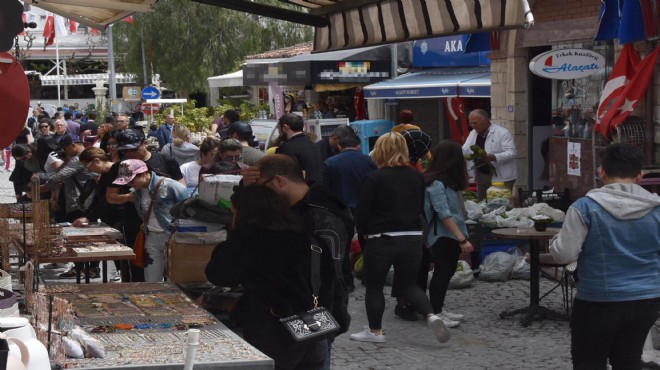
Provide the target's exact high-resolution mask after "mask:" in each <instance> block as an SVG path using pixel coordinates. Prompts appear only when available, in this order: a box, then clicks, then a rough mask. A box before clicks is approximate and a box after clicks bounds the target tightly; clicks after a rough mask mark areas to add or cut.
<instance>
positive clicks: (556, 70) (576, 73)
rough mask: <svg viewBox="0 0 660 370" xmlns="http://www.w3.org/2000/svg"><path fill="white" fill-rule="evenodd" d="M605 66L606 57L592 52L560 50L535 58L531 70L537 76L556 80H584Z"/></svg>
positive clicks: (530, 65) (531, 63) (530, 66)
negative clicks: (583, 78)
mask: <svg viewBox="0 0 660 370" xmlns="http://www.w3.org/2000/svg"><path fill="white" fill-rule="evenodd" d="M604 66H605V57H604V56H602V55H600V54H598V53H597V52H595V51H592V50H585V49H558V50H551V51H547V52H545V53H542V54H539V55H537V56H535V57H534V58H533V59H532V61H531V62H529V69H530V71H532V73H534V74H535V75H537V76H541V77H545V78H552V79H555V80H571V79H575V78H582V77H586V76H589V75H592V74H594V73H596V72H598V71H599V70H600V69H601V68H603V67H604Z"/></svg>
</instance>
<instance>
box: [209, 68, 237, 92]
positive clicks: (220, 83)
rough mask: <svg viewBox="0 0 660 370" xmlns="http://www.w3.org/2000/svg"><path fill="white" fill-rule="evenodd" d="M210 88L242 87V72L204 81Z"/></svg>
mask: <svg viewBox="0 0 660 370" xmlns="http://www.w3.org/2000/svg"><path fill="white" fill-rule="evenodd" d="M206 80H207V81H208V82H209V87H210V88H216V87H236V86H243V70H240V71H236V72H232V73H227V74H225V75H221V76H215V77H209V78H207V79H206Z"/></svg>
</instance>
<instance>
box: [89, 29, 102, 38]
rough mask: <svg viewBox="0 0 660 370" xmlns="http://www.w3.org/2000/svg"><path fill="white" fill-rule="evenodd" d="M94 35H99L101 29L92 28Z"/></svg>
mask: <svg viewBox="0 0 660 370" xmlns="http://www.w3.org/2000/svg"><path fill="white" fill-rule="evenodd" d="M91 32H92V35H95V36H98V35H100V34H101V31H99V30H97V29H96V28H92V29H91Z"/></svg>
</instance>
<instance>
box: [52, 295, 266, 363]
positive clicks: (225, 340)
mask: <svg viewBox="0 0 660 370" xmlns="http://www.w3.org/2000/svg"><path fill="white" fill-rule="evenodd" d="M39 294H40V295H42V296H54V297H57V298H58V299H60V300H63V301H66V302H68V304H69V305H70V310H71V312H75V315H76V316H75V317H74V318H73V319H72V320H71V321H73V322H75V323H76V324H78V325H80V326H81V327H83V328H84V329H85V331H86V332H88V333H90V335H91V336H92V337H93V338H95V339H97V340H99V341H100V342H101V344H102V345H103V347H104V349H105V358H102V359H101V358H84V359H72V358H64V357H63V356H62V353H58V356H56V357H58V358H59V359H60V360H63V362H64V363H63V364H62V363H60V365H64V366H66V368H68V369H128V368H130V369H161V370H162V369H172V370H174V369H177V370H180V369H182V365H183V364H184V362H185V355H186V332H187V331H188V329H189V328H195V329H199V330H200V336H199V345H198V346H197V351H196V355H195V362H194V369H195V370H202V369H220V368H221V369H238V368H240V369H272V368H273V361H272V360H271V359H270V358H268V357H267V356H266V355H264V354H263V353H261V352H259V351H258V350H257V349H255V348H254V347H252V346H251V345H250V344H248V343H247V342H245V341H244V340H242V339H241V338H240V337H238V336H237V335H236V334H234V333H233V332H232V331H231V330H229V329H227V327H225V326H224V325H223V324H222V323H221V322H219V321H218V320H217V319H216V318H215V317H214V316H212V315H211V314H210V313H208V312H207V311H205V310H203V309H202V308H200V307H199V306H197V305H196V304H195V303H193V302H192V301H191V300H190V299H189V298H188V297H187V296H185V294H183V293H182V292H181V290H179V289H178V288H177V287H176V286H175V285H174V284H169V283H120V284H110V285H104V286H103V288H99V285H73V284H66V285H56V286H49V287H44V289H42V290H41V291H40V292H39ZM43 301H46V302H47V301H48V300H42V302H43ZM51 301H52V299H51ZM52 314H53V312H52V311H51V312H50V313H48V312H46V313H44V310H43V309H42V310H41V316H42V317H43V316H49V315H52ZM66 321H67V320H62V318H61V317H59V318H58V317H57V316H56V315H55V316H53V319H52V323H53V325H60V326H66V325H68V324H70V323H68V322H66ZM40 326H41V327H43V326H44V325H43V321H42V323H41V325H40ZM55 330H57V328H56V329H55ZM56 336H57V335H56V334H53V335H52V337H53V338H54V339H55V338H56ZM41 337H42V338H43V337H44V333H43V332H42V333H41ZM53 342H55V340H53ZM53 349H54V348H52V347H51V350H53ZM56 352H57V351H56ZM58 363H59V362H58Z"/></svg>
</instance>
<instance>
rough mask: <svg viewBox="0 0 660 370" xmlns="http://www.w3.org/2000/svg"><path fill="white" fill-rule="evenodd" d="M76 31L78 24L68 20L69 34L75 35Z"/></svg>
mask: <svg viewBox="0 0 660 370" xmlns="http://www.w3.org/2000/svg"><path fill="white" fill-rule="evenodd" d="M77 30H78V24H77V23H76V22H74V21H72V20H70V19H69V32H71V33H76V31H77Z"/></svg>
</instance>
